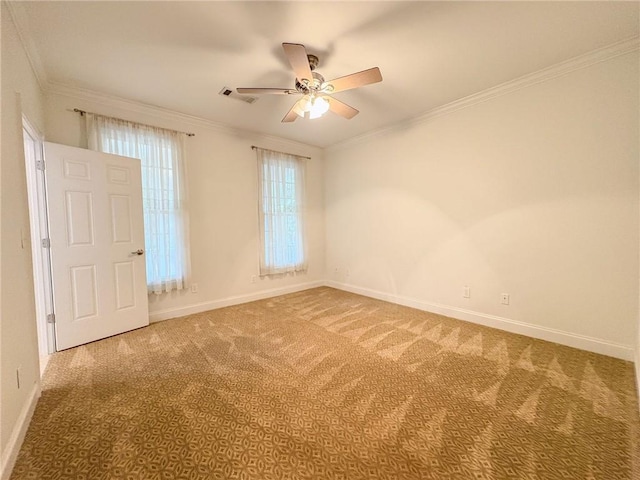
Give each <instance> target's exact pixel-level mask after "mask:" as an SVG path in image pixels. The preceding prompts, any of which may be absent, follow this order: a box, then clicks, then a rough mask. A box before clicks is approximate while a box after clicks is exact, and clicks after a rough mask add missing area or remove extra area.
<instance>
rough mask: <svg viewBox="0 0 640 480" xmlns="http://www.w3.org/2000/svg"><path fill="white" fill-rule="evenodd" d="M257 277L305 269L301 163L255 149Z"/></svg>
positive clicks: (276, 153) (269, 151)
mask: <svg viewBox="0 0 640 480" xmlns="http://www.w3.org/2000/svg"><path fill="white" fill-rule="evenodd" d="M256 151H257V152H258V184H259V195H258V199H259V209H258V211H259V215H260V274H261V275H270V274H277V273H287V272H298V271H303V270H306V269H307V253H306V239H305V225H304V199H305V191H304V185H305V161H304V159H303V158H301V157H297V156H295V155H289V154H286V153H280V152H274V151H271V150H265V149H261V148H257V149H256Z"/></svg>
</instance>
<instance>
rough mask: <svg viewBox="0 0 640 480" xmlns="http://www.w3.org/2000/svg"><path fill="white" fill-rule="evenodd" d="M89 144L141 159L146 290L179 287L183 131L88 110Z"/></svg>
mask: <svg viewBox="0 0 640 480" xmlns="http://www.w3.org/2000/svg"><path fill="white" fill-rule="evenodd" d="M86 125H87V139H88V143H89V148H91V149H93V150H98V151H100V152H105V153H113V154H116V155H123V156H126V157H134V158H139V159H140V161H141V166H142V201H143V209H144V232H145V233H144V236H145V259H146V267H147V287H148V291H149V293H156V294H160V293H162V292H169V291H171V290H182V289H183V288H185V287H186V285H187V283H188V280H189V269H190V265H189V238H188V214H187V205H186V203H187V195H186V188H185V186H186V182H185V155H184V134H182V133H180V132H175V131H172V130H165V129H162V128H156V127H151V126H148V125H142V124H138V123H133V122H128V121H125V120H121V119H117V118H111V117H105V116H102V115H96V114H91V113H87V124H86Z"/></svg>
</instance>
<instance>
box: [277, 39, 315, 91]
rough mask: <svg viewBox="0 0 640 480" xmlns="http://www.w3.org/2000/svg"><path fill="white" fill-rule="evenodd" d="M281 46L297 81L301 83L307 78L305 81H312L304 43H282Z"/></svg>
mask: <svg viewBox="0 0 640 480" xmlns="http://www.w3.org/2000/svg"><path fill="white" fill-rule="evenodd" d="M282 48H284V53H285V55H286V56H287V59H289V63H290V64H291V68H293V71H294V72H295V74H296V78H297V79H298V81H299V82H300V83H303V82H302V81H303V80H307V82H311V81H313V76H312V75H311V67H310V66H309V59H308V58H307V50H306V49H305V48H304V45H300V44H299V43H283V44H282Z"/></svg>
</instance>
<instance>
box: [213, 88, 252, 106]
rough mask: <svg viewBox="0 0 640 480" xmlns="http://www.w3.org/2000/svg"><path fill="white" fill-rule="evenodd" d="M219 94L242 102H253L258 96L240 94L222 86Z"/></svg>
mask: <svg viewBox="0 0 640 480" xmlns="http://www.w3.org/2000/svg"><path fill="white" fill-rule="evenodd" d="M220 95H222V96H223V97H229V98H235V99H236V100H240V101H241V102H244V103H253V102H255V101H256V100H258V97H252V96H251V95H240V94H239V93H238V92H236V91H235V90H233V89H231V88H229V87H222V90H220Z"/></svg>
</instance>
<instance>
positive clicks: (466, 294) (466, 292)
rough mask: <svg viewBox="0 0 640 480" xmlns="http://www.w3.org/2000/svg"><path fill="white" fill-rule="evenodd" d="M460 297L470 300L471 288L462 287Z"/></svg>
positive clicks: (467, 286)
mask: <svg viewBox="0 0 640 480" xmlns="http://www.w3.org/2000/svg"><path fill="white" fill-rule="evenodd" d="M462 296H463V297H464V298H471V287H470V286H469V285H465V286H464V291H463V292H462Z"/></svg>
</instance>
